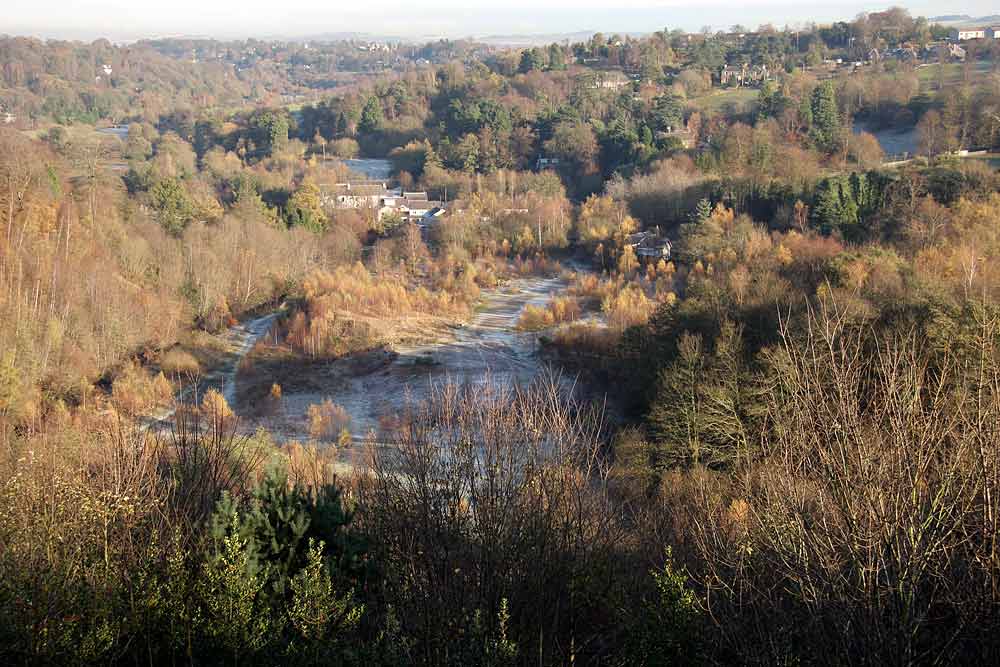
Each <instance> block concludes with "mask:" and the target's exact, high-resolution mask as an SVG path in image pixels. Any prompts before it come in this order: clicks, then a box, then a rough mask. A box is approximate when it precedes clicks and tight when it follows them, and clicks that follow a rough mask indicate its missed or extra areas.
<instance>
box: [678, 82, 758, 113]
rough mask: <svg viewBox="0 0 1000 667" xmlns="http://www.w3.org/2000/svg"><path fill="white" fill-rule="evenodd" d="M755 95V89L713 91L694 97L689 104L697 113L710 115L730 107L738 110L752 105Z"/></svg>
mask: <svg viewBox="0 0 1000 667" xmlns="http://www.w3.org/2000/svg"><path fill="white" fill-rule="evenodd" d="M757 94H758V91H757V89H756V88H727V89H723V90H718V89H715V90H713V91H712V92H711V93H709V94H708V95H703V96H701V97H696V98H694V99H692V100H689V102H690V104H691V106H693V107H695V108H696V109H698V110H699V111H703V112H709V113H712V112H718V111H722V110H723V109H725V108H726V107H727V106H730V105H731V106H733V107H736V108H737V109H738V108H740V107H741V106H743V105H748V104H752V103H754V102H756V101H757Z"/></svg>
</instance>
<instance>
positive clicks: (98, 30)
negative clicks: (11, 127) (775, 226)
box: [0, 0, 1000, 41]
mask: <svg viewBox="0 0 1000 667" xmlns="http://www.w3.org/2000/svg"><path fill="white" fill-rule="evenodd" d="M889 4H897V5H901V6H904V7H907V8H908V9H910V11H911V12H912V13H913V14H914V15H924V16H935V15H939V14H970V15H973V16H978V15H986V14H995V13H1000V2H997V4H996V5H994V4H993V2H988V1H987V0H965V1H964V2H963V3H962V5H961V6H960V7H956V6H952V4H951V2H950V1H949V2H941V1H940V0H938V1H937V2H929V1H928V0H912V1H910V2H907V1H905V0H904V1H902V2H894V3H891V2H888V1H886V2H866V1H865V0H819V2H817V3H813V2H801V1H799V2H792V1H791V0H535V1H534V2H532V1H530V0H490V1H485V0H465V1H461V0H424V1H422V2H414V1H413V0H283V1H277V2H276V1H275V0H168V1H167V2H163V1H160V2H149V1H148V0H6V1H5V2H4V3H3V12H2V13H0V34H3V33H6V34H11V35H34V36H38V37H46V38H48V37H54V38H61V39H83V40H90V39H96V38H98V37H107V38H108V39H111V40H114V41H128V40H133V39H139V38H143V37H168V36H181V35H184V36H202V37H218V38H245V37H258V38H292V37H310V36H316V35H322V34H329V33H341V32H363V33H373V34H377V35H382V36H398V37H403V38H410V39H427V38H436V37H451V38H455V37H468V36H471V37H476V36H480V37H481V36H491V35H508V34H519V35H527V34H549V33H571V32H579V31H589V32H593V31H597V30H600V31H601V32H606V33H611V32H616V31H617V32H651V31H653V30H660V29H662V28H664V27H668V28H671V29H673V28H681V29H684V30H689V31H695V30H699V29H701V28H702V27H703V26H706V25H708V26H711V27H712V28H713V29H722V28H728V27H730V26H731V25H734V24H737V23H739V24H742V25H745V26H748V27H756V26H757V25H759V24H762V23H773V24H774V25H776V26H779V27H780V26H784V25H795V24H802V23H806V22H810V21H815V22H817V23H825V22H830V21H833V20H840V19H850V18H853V17H854V16H855V15H857V14H858V13H859V12H862V11H877V10H881V9H885V8H886V7H887V6H889Z"/></svg>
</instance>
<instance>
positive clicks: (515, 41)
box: [475, 30, 649, 46]
mask: <svg viewBox="0 0 1000 667" xmlns="http://www.w3.org/2000/svg"><path fill="white" fill-rule="evenodd" d="M596 32H598V31H597V30H577V31H575V32H560V33H538V34H528V35H483V36H479V37H476V38H475V41H477V42H482V43H484V44H490V45H493V46H539V45H543V44H552V43H553V42H555V43H562V42H567V41H568V42H585V41H587V40H589V39H590V38H591V37H592V36H593V35H594V33H596ZM615 34H617V35H621V36H622V37H626V36H627V37H644V36H646V35H648V34H649V33H648V32H615Z"/></svg>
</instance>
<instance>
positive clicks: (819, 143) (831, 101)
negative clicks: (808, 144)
mask: <svg viewBox="0 0 1000 667" xmlns="http://www.w3.org/2000/svg"><path fill="white" fill-rule="evenodd" d="M810 109H811V111H812V127H811V130H810V133H809V136H810V137H811V138H812V140H813V143H815V144H816V147H817V148H818V149H819V150H821V151H823V152H824V153H833V152H835V151H836V150H837V149H838V148H839V147H840V142H841V123H840V112H839V111H838V110H837V92H836V91H835V90H834V88H833V82H832V81H824V82H823V83H821V84H820V85H818V86H816V88H815V89H814V90H813V93H812V98H811V101H810Z"/></svg>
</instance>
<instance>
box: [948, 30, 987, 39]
mask: <svg viewBox="0 0 1000 667" xmlns="http://www.w3.org/2000/svg"><path fill="white" fill-rule="evenodd" d="M991 36H992V35H991ZM951 38H952V39H953V40H955V41H957V42H962V41H965V40H967V39H985V38H986V28H952V29H951Z"/></svg>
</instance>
